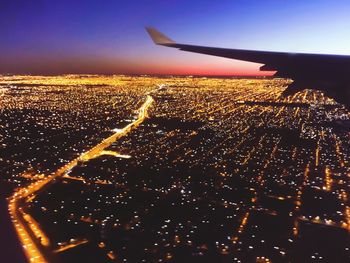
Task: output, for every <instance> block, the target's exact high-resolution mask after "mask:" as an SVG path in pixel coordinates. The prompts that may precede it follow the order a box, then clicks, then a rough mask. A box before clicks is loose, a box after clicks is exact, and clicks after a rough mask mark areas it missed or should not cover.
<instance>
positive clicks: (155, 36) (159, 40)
mask: <svg viewBox="0 0 350 263" xmlns="http://www.w3.org/2000/svg"><path fill="white" fill-rule="evenodd" d="M145 28H146V31H147V32H148V34H149V35H150V37H151V38H152V40H153V42H154V43H155V44H157V45H165V46H168V45H173V44H176V43H175V41H174V40H172V39H170V38H169V37H167V36H166V35H164V34H163V33H161V32H160V31H158V30H157V29H156V28H154V27H150V26H147V27H145Z"/></svg>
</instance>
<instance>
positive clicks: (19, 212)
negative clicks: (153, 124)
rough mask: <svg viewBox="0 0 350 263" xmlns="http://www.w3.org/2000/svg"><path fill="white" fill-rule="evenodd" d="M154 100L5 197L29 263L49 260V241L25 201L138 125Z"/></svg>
mask: <svg viewBox="0 0 350 263" xmlns="http://www.w3.org/2000/svg"><path fill="white" fill-rule="evenodd" d="M153 102H154V99H153V98H152V96H150V95H147V98H146V101H145V102H144V103H143V105H142V106H141V107H140V109H139V110H138V115H137V118H136V119H135V121H133V122H132V123H130V124H128V125H127V126H125V127H124V128H123V129H120V130H118V131H117V132H115V133H114V134H113V135H111V136H110V137H108V138H106V139H104V140H103V141H102V142H101V143H99V144H97V145H96V146H94V147H93V148H91V149H90V150H88V151H86V152H84V153H82V154H81V155H80V156H79V157H78V158H76V159H74V160H72V161H70V162H69V163H68V164H66V165H64V166H63V167H61V168H59V169H58V170H57V171H56V172H55V173H53V174H51V175H50V176H48V177H46V178H44V179H41V180H38V181H36V182H34V183H32V184H30V185H28V186H26V187H23V188H20V189H19V190H18V191H16V192H15V193H14V194H13V195H12V196H11V197H10V198H9V199H8V209H9V213H10V216H11V220H12V223H13V225H14V227H15V229H16V232H17V235H18V237H19V240H20V242H21V245H22V247H23V250H24V254H25V256H26V258H27V259H28V261H29V262H35V263H42V262H48V260H47V258H48V256H47V252H46V251H45V250H44V249H43V248H45V247H48V246H49V244H50V242H49V240H48V238H47V237H46V235H45V233H44V232H43V231H42V230H41V229H40V226H39V224H37V223H36V222H35V221H34V219H32V218H31V217H30V216H29V215H28V213H26V212H25V209H24V208H25V203H26V202H27V201H28V200H32V199H33V198H35V195H36V194H37V193H38V191H39V190H42V189H43V188H44V187H45V186H47V185H48V184H49V183H50V182H52V180H54V179H55V178H57V177H61V176H64V175H65V174H66V173H67V172H68V171H69V170H71V169H73V168H74V167H75V166H76V165H78V163H79V162H80V161H88V160H90V159H92V158H95V157H96V156H98V155H100V154H101V152H103V151H104V150H105V149H106V148H108V147H109V146H110V145H111V144H112V143H114V142H115V141H116V140H118V139H120V138H121V137H123V136H125V135H127V134H128V133H129V132H131V131H132V130H133V129H135V128H137V127H138V126H139V125H140V124H141V123H142V122H143V121H144V120H145V119H146V118H147V117H148V109H149V108H150V107H151V106H152V104H153Z"/></svg>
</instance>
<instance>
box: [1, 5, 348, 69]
mask: <svg viewBox="0 0 350 263" xmlns="http://www.w3.org/2000/svg"><path fill="white" fill-rule="evenodd" d="M349 13H350V2H349V1H348V0H346V1H345V0H337V1H334V0H317V1H316V0H308V1H305V0H303V1H300V0H294V1H286V0H254V1H253V0H220V1H213V0H191V1H189V0H169V1H168V0H158V1H156V0H143V1H141V0H129V1H126V0H114V1H112V0H109V1H108V0H107V1H101V0H100V1H97V0H96V1H92V0H84V1H83V0H69V1H68V0H60V1H52V0H35V1H27V0H8V1H7V0H1V1H0V17H1V22H0V73H13V74H18V73H19V74H48V75H53V74H66V73H96V74H189V75H240V76H242V75H243V76H244V75H261V74H266V73H261V72H259V71H258V68H259V66H260V65H258V64H253V63H247V62H240V61H237V60H231V59H226V58H219V57H213V56H208V55H201V54H194V53H188V52H183V51H178V50H176V49H171V48H166V47H162V46H156V45H154V44H153V42H152V41H151V40H150V38H149V37H148V35H147V33H146V31H145V30H144V27H145V26H153V27H156V28H157V29H159V30H160V31H162V32H164V33H165V34H166V35H168V36H169V37H170V38H172V39H174V40H176V41H177V42H179V43H186V44H197V45H206V46H215V47H226V48H239V49H252V50H269V51H285V52H304V53H328V54H344V55H350V16H349Z"/></svg>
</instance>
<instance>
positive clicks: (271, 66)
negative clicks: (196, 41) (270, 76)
mask: <svg viewBox="0 0 350 263" xmlns="http://www.w3.org/2000/svg"><path fill="white" fill-rule="evenodd" d="M146 30H147V31H148V33H149V35H150V36H151V38H152V40H153V42H154V43H155V44H157V45H162V46H166V47H172V48H177V49H179V50H182V51H188V52H194V53H200V54H206V55H212V56H219V57H225V58H230V59H237V60H244V61H249V62H254V63H259V64H263V66H261V67H260V70H263V71H276V73H275V76H276V77H283V78H291V79H293V80H294V82H293V83H292V84H291V85H290V86H289V87H288V88H287V89H286V90H285V92H284V93H283V95H285V96H288V95H292V94H294V93H296V92H298V91H301V90H303V89H306V88H310V89H317V90H321V91H323V92H325V94H326V95H327V96H329V97H331V98H334V99H335V100H337V101H338V102H340V103H344V104H345V105H346V106H347V107H348V108H350V89H349V88H348V83H349V79H348V78H349V77H348V76H350V56H342V55H324V54H304V53H284V52H270V51H255V50H243V49H227V48H218V47H206V46H197V45H187V44H179V43H176V42H175V41H173V40H172V39H170V38H169V37H167V36H165V35H164V34H163V33H161V32H159V31H158V30H157V29H155V28H151V27H147V28H146Z"/></svg>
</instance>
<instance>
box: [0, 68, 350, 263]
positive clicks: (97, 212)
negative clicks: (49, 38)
mask: <svg viewBox="0 0 350 263" xmlns="http://www.w3.org/2000/svg"><path fill="white" fill-rule="evenodd" d="M290 83H291V80H288V79H280V78H274V79H273V78H262V77H261V78H232V77H225V78H224V77H222V78H218V77H192V76H184V77H179V76H166V77H152V76H147V75H142V76H141V75H140V76H129V75H110V76H106V75H93V74H90V75H87V74H84V75H82V74H80V75H78V74H77V75H58V76H34V75H1V76H0V97H1V101H0V116H1V118H0V129H1V133H0V171H1V177H0V193H1V196H2V199H3V200H2V203H1V206H2V207H1V211H2V213H5V212H6V211H8V213H9V218H8V222H7V223H6V225H8V226H9V227H11V228H13V233H12V234H13V236H17V237H18V240H17V241H16V242H17V243H18V244H19V248H18V250H23V257H24V258H25V261H28V262H58V263H59V262H243V263H244V262H349V261H350V234H349V233H350V201H349V194H350V113H349V111H348V109H347V108H346V107H345V106H344V105H342V104H339V103H337V102H335V101H334V100H333V99H330V98H329V97H327V96H325V95H324V94H323V93H322V92H320V91H315V90H310V89H306V90H303V91H301V92H298V93H296V94H294V95H292V96H288V97H283V96H281V94H282V92H283V91H284V90H285V88H286V87H287V86H288V85H289V84H290ZM5 200H6V202H5ZM16 242H15V241H14V242H13V243H16ZM13 262H15V261H13Z"/></svg>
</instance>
